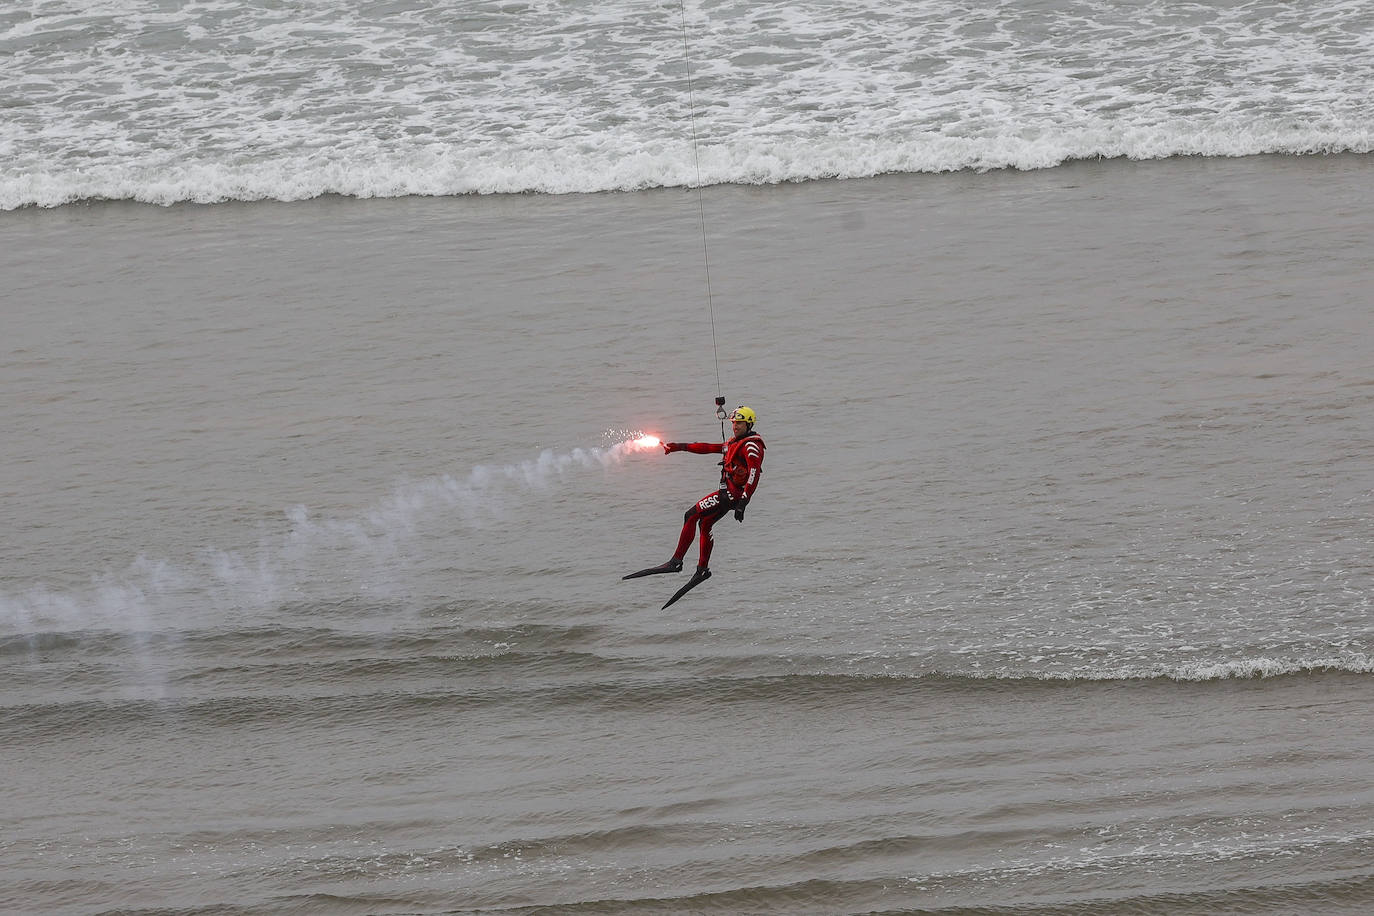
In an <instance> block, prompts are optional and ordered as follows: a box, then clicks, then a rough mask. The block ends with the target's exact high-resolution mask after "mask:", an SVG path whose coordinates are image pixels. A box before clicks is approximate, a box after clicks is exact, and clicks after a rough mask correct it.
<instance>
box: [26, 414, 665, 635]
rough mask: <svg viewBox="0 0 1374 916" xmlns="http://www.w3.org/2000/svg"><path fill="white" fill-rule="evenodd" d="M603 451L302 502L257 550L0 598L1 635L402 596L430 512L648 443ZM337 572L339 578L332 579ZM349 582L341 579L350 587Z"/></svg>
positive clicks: (476, 516) (550, 480) (454, 509)
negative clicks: (338, 509)
mask: <svg viewBox="0 0 1374 916" xmlns="http://www.w3.org/2000/svg"><path fill="white" fill-rule="evenodd" d="M616 432H618V433H619V434H620V435H628V436H629V438H626V439H624V440H623V441H620V442H617V443H615V444H614V445H611V446H607V447H589V448H575V449H573V450H572V451H571V452H563V453H559V452H554V451H553V450H552V449H547V450H545V451H543V452H541V453H540V454H539V455H538V457H536V458H531V459H528V460H525V461H521V462H518V463H515V464H507V465H478V466H477V467H474V468H473V469H472V470H471V471H469V472H468V473H467V474H466V475H465V476H462V477H455V476H452V475H449V474H442V475H438V476H435V477H430V478H425V479H422V480H418V481H407V482H403V483H400V484H398V485H397V486H396V488H395V489H394V490H393V491H392V493H391V495H390V496H388V497H387V498H386V499H384V500H382V501H380V502H379V503H377V504H376V505H374V506H373V507H372V508H370V509H366V510H364V511H363V512H362V513H361V514H360V515H359V516H358V517H355V518H315V517H312V516H311V514H310V512H309V510H308V509H307V508H306V507H305V506H303V505H297V506H292V507H290V508H288V509H286V510H285V516H286V520H287V522H288V525H289V528H288V530H287V531H286V532H285V533H284V534H279V535H276V536H271V535H263V536H261V537H260V538H259V540H258V543H257V545H256V547H253V548H240V549H236V550H222V549H219V548H216V547H206V548H204V549H203V550H202V551H201V552H200V553H201V559H200V563H199V565H198V566H196V567H193V568H191V569H178V568H176V567H175V566H174V565H173V564H171V563H169V562H167V561H152V560H149V559H147V558H145V557H142V556H140V557H138V558H136V559H135V560H134V561H133V562H132V563H130V564H129V566H128V567H127V568H126V569H125V570H124V571H123V572H121V573H115V574H104V575H100V576H94V577H93V578H92V584H91V587H90V588H89V589H84V590H80V591H77V592H55V591H51V590H48V589H46V588H44V587H42V586H37V587H34V588H31V589H28V590H26V591H24V592H22V593H20V594H17V595H6V594H0V635H11V634H21V635H22V634H33V633H41V632H52V631H64V630H83V629H91V628H102V629H117V630H120V631H138V632H147V631H150V630H155V629H159V628H162V627H166V626H172V625H175V626H184V625H185V623H186V622H187V621H188V619H189V616H191V615H190V614H189V612H191V611H198V612H209V614H210V616H211V617H212V618H213V619H215V620H220V621H223V620H227V619H233V618H234V617H235V616H237V615H242V614H243V613H245V612H251V611H260V610H264V609H270V608H276V607H279V606H280V604H281V603H282V602H283V601H286V600H290V599H293V598H305V597H308V596H309V594H310V593H311V592H312V590H314V589H315V588H317V587H322V586H328V587H332V588H334V589H335V590H336V591H337V589H338V588H339V586H340V584H351V585H352V587H354V588H356V589H357V590H358V591H360V592H362V593H364V595H366V596H372V597H390V596H392V595H394V594H395V593H396V592H403V590H404V583H403V581H402V582H399V583H398V581H397V580H398V579H399V580H404V578H405V577H404V572H405V567H406V562H405V547H406V542H407V541H409V540H410V539H411V538H413V537H414V536H415V534H416V532H417V530H418V529H419V528H420V526H421V525H422V524H424V523H425V522H427V521H432V520H433V519H434V518H435V517H436V516H438V517H446V516H447V515H451V514H453V513H457V514H459V515H460V516H461V517H462V518H463V520H464V521H465V522H467V523H468V524H469V525H470V526H476V525H480V523H481V521H482V517H483V515H484V514H494V513H495V512H496V511H497V507H499V505H500V504H501V502H502V501H503V500H509V499H513V498H516V497H518V496H519V495H521V494H527V493H531V492H538V491H542V490H548V489H549V488H551V487H552V486H553V485H554V484H555V483H558V482H561V481H563V480H564V479H566V478H567V476H568V475H569V474H571V473H574V472H579V471H586V470H609V469H613V468H616V467H618V466H620V465H622V464H623V463H624V462H625V460H626V459H627V458H628V457H629V456H631V455H634V454H638V453H643V452H648V451H652V450H655V449H656V448H657V447H658V445H659V441H658V439H656V438H654V437H653V436H647V435H643V434H641V433H639V432H638V431H633V432H630V431H608V436H609V435H614V434H615V433H616ZM341 571H342V572H341ZM350 580H351V583H350Z"/></svg>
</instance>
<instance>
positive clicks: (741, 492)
mask: <svg viewBox="0 0 1374 916" xmlns="http://www.w3.org/2000/svg"><path fill="white" fill-rule="evenodd" d="M765 447H766V446H765V445H764V444H763V437H762V436H759V435H757V434H756V433H748V434H747V435H744V436H741V437H739V438H738V439H731V440H730V441H729V442H727V443H725V458H724V460H722V461H721V465H722V467H721V472H720V484H721V486H723V487H724V488H725V490H726V492H727V493H729V494H730V497H731V498H732V499H746V500H747V499H748V498H749V497H751V496H753V495H754V490H755V489H756V488H757V487H758V485H759V475H760V474H762V473H763V450H764V448H765Z"/></svg>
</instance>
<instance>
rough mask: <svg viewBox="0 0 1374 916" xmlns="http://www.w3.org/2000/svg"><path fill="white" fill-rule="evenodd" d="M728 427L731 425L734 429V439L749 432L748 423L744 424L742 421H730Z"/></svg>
mask: <svg viewBox="0 0 1374 916" xmlns="http://www.w3.org/2000/svg"><path fill="white" fill-rule="evenodd" d="M730 425H731V426H732V427H734V429H735V438H736V439H738V438H739V437H740V436H742V435H744V434H745V433H747V432H749V424H748V423H745V422H744V421H743V420H734V421H732V422H731V423H730Z"/></svg>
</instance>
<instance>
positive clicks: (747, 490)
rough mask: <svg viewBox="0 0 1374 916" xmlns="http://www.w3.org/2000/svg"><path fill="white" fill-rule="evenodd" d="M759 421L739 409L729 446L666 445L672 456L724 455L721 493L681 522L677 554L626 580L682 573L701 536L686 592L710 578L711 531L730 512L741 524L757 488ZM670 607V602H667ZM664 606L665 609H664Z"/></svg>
mask: <svg viewBox="0 0 1374 916" xmlns="http://www.w3.org/2000/svg"><path fill="white" fill-rule="evenodd" d="M757 422H758V417H757V416H756V415H755V414H754V411H752V410H750V409H749V408H748V407H739V408H737V409H736V410H735V412H734V413H733V414H732V415H731V417H730V423H731V427H732V428H733V430H734V438H732V439H731V440H730V441H729V442H686V443H683V442H665V443H663V451H664V453H665V454H671V453H672V452H692V453H694V454H697V455H717V454H721V453H724V454H725V458H724V459H723V460H722V461H721V470H720V489H718V490H716V491H715V492H713V493H709V494H707V495H706V496H704V497H702V498H701V499H700V500H698V501H697V503H696V504H695V505H693V506H692V508H690V509H688V510H687V513H686V514H685V515H684V516H683V519H682V533H681V534H680V535H679V536H678V541H677V550H675V551H673V557H672V559H670V560H669V561H668V562H666V563H664V564H662V565H661V566H651V567H649V568H648V569H641V570H640V571H639V572H635V573H630V574H629V575H628V576H625V578H626V579H635V578H638V577H640V576H650V575H654V574H656V573H670V572H681V571H682V558H683V557H684V556H686V554H687V548H688V547H690V546H691V544H692V536H693V535H694V534H696V532H697V531H700V532H701V545H700V548H699V552H698V556H697V571H696V573H695V575H693V576H692V581H691V582H690V583H688V588H690V587H691V586H692V585H695V584H697V583H698V582H702V581H705V580H706V579H709V578H710V577H711V570H710V569H708V568H707V567H708V565H709V563H710V561H711V547H712V546H713V545H714V543H715V542H714V539H713V538H712V536H711V528H712V526H714V525H715V523H716V522H718V521H720V519H721V518H723V517H724V516H725V514H726V513H727V512H729V511H730V510H732V509H733V510H734V512H735V519H736V520H737V521H741V522H742V521H744V510H745V508H746V507H747V506H748V505H749V499H750V497H752V496H753V495H754V490H756V489H757V488H758V485H759V475H760V474H761V473H762V470H763V451H764V444H763V437H762V436H760V435H759V434H758V433H756V432H754V424H755V423H757ZM686 591H687V589H686V588H684V589H683V591H682V592H679V594H678V595H677V596H674V600H676V599H677V597H680V596H681V594H683V593H685V592H686ZM668 603H669V604H671V603H672V602H671V601H670V602H668ZM666 606H667V605H665V607H666Z"/></svg>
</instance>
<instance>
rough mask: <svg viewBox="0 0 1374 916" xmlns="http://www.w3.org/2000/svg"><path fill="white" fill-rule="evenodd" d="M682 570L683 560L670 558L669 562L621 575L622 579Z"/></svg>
mask: <svg viewBox="0 0 1374 916" xmlns="http://www.w3.org/2000/svg"><path fill="white" fill-rule="evenodd" d="M675 572H682V561H681V560H669V561H668V562H667V563H663V564H660V565H658V566H650V567H649V568H648V569H641V570H640V571H639V572H632V573H630V574H629V575H628V576H621V577H620V578H621V579H638V578H639V577H640V576H657V575H658V574H660V573H675Z"/></svg>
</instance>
